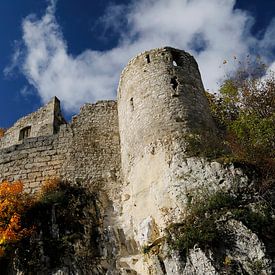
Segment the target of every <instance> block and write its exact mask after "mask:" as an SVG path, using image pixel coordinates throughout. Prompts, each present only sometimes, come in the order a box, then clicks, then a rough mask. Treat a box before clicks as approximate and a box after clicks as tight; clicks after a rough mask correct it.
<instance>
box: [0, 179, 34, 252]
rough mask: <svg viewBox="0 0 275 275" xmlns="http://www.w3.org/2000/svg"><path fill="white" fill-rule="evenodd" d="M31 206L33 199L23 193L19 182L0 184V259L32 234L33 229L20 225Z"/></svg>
mask: <svg viewBox="0 0 275 275" xmlns="http://www.w3.org/2000/svg"><path fill="white" fill-rule="evenodd" d="M32 204H33V199H32V198H31V197H30V196H29V195H27V194H25V193H24V192H23V183H22V182H21V181H15V182H13V183H10V182H8V181H5V182H3V183H1V184H0V257H1V256H4V255H5V252H6V251H10V250H11V249H12V248H13V247H14V246H15V245H16V243H17V242H19V241H20V240H21V239H22V238H24V237H26V236H29V235H30V234H31V233H32V231H33V227H31V226H30V227H28V226H26V225H23V223H22V218H23V216H24V214H25V213H26V211H27V209H29V208H30V207H31V206H32Z"/></svg>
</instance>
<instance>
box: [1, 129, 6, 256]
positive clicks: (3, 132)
mask: <svg viewBox="0 0 275 275" xmlns="http://www.w3.org/2000/svg"><path fill="white" fill-rule="evenodd" d="M4 134H5V129H3V128H0V139H1V138H2V137H3V136H4ZM0 253H1V252H0Z"/></svg>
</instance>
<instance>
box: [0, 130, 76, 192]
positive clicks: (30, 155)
mask: <svg viewBox="0 0 275 275" xmlns="http://www.w3.org/2000/svg"><path fill="white" fill-rule="evenodd" d="M70 139H71V135H70V129H69V128H68V127H67V126H66V125H65V126H63V127H62V129H61V130H60V132H59V133H58V134H55V135H51V136H43V137H36V138H28V139H25V140H23V142H22V143H21V144H18V145H13V146H11V147H8V148H5V149H2V150H0V182H2V181H3V180H8V181H14V180H21V181H22V182H24V186H25V189H26V191H28V192H30V193H33V192H35V191H37V190H38V189H39V187H40V186H41V184H42V183H43V182H44V181H45V180H47V179H53V178H57V177H60V170H61V167H62V165H63V164H64V161H65V160H66V157H67V152H68V146H67V144H69V143H70Z"/></svg>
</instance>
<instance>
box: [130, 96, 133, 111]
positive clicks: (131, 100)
mask: <svg viewBox="0 0 275 275" xmlns="http://www.w3.org/2000/svg"><path fill="white" fill-rule="evenodd" d="M130 106H131V111H132V112H133V111H134V99H133V98H132V97H131V98H130Z"/></svg>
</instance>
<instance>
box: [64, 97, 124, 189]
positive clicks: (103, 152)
mask: <svg viewBox="0 0 275 275" xmlns="http://www.w3.org/2000/svg"><path fill="white" fill-rule="evenodd" d="M71 129H72V133H73V137H72V141H71V144H70V148H69V152H68V156H67V162H66V164H65V165H64V169H63V172H62V173H63V177H64V178H66V179H69V180H71V181H77V182H81V183H83V184H85V185H87V186H94V185H100V186H102V185H103V184H104V183H106V182H109V181H116V178H117V177H118V176H119V172H120V141H119V133H118V118H117V103H116V102H115V101H99V102H97V103H95V104H85V105H84V106H83V107H82V108H81V110H80V113H79V115H77V116H76V117H74V118H73V121H72V124H71Z"/></svg>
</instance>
